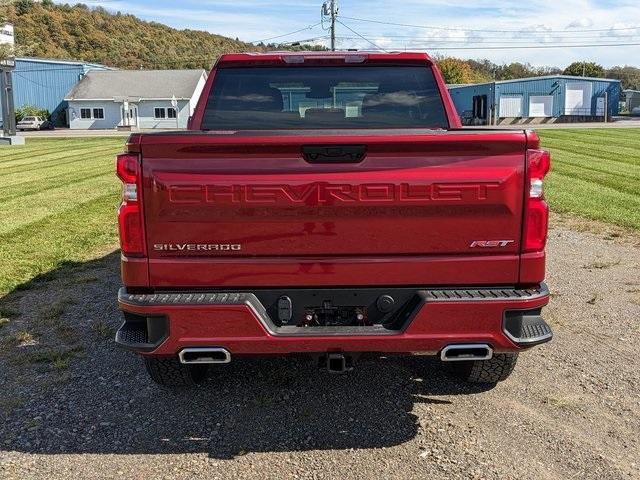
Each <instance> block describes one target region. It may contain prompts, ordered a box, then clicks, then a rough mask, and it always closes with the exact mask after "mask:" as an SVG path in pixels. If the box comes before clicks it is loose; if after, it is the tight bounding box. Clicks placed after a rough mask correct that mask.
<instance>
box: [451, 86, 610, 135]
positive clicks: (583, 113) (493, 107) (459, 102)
mask: <svg viewBox="0 0 640 480" xmlns="http://www.w3.org/2000/svg"><path fill="white" fill-rule="evenodd" d="M449 93H450V94H451V98H452V99H453V103H454V104H455V106H456V109H457V111H458V114H459V115H460V118H461V119H462V123H463V124H464V125H492V124H495V125H499V124H505V123H508V124H517V123H524V124H529V123H552V122H588V121H603V120H604V119H605V117H606V118H611V116H613V115H617V114H618V109H619V102H620V93H621V87H620V81H619V80H612V79H606V78H590V77H572V76H568V75H550V76H544V77H532V78H519V79H515V80H502V81H496V82H490V83H482V84H473V85H451V86H449ZM605 113H606V115H605Z"/></svg>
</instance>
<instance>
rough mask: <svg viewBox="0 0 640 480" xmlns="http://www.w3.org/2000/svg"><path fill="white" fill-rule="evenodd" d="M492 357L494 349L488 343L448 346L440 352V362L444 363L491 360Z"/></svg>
mask: <svg viewBox="0 0 640 480" xmlns="http://www.w3.org/2000/svg"><path fill="white" fill-rule="evenodd" d="M491 357H493V349H492V348H491V347H490V346H489V345H487V344H486V343H464V344H458V345H447V346H446V347H444V348H443V349H442V352H440V360H442V361H443V362H464V361H469V360H489V359H490V358H491Z"/></svg>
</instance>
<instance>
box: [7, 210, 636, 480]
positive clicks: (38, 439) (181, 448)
mask: <svg viewBox="0 0 640 480" xmlns="http://www.w3.org/2000/svg"><path fill="white" fill-rule="evenodd" d="M548 259H549V272H548V283H549V285H550V287H551V290H552V291H553V299H552V303H551V305H550V306H549V307H548V308H547V310H546V318H547V320H548V321H549V322H550V323H551V324H552V326H553V327H554V330H555V333H556V337H555V339H554V341H553V342H552V343H550V344H547V345H545V346H542V347H539V348H536V349H535V350H534V351H532V352H530V353H528V354H524V355H522V356H521V357H520V362H519V364H518V366H517V367H516V371H515V373H514V375H513V376H512V377H511V378H510V379H509V380H508V381H506V382H504V383H502V384H499V385H498V386H496V387H495V388H492V389H490V388H489V389H487V388H469V387H461V386H459V385H457V384H456V383H455V382H454V381H453V380H451V379H450V378H449V377H448V376H447V375H446V374H444V373H442V372H441V371H440V369H439V368H438V363H437V362H436V361H434V360H432V359H429V358H426V357H419V356H414V357H407V358H402V357H399V358H385V359H381V360H379V361H372V360H371V361H368V360H365V361H362V362H361V363H360V364H359V365H358V367H357V368H356V370H354V371H353V372H352V373H350V374H348V375H344V376H333V375H329V374H326V373H324V372H321V371H318V370H317V369H316V368H315V366H314V365H312V364H311V363H310V362H309V361H306V360H304V359H273V360H260V361H257V360H256V361H237V362H234V363H232V364H231V365H230V366H227V367H225V368H220V369H219V370H217V371H216V373H215V375H214V377H213V378H212V379H211V380H209V381H208V383H206V384H205V385H204V386H203V387H202V388H198V389H195V390H190V391H170V390H165V389H163V388H160V387H158V386H156V385H154V384H152V383H151V382H150V380H149V379H148V378H147V376H146V374H145V373H144V371H143V368H142V364H141V361H140V360H139V359H138V358H137V357H136V356H134V355H133V354H130V353H128V352H126V351H123V350H120V349H118V348H116V347H115V346H114V345H113V343H112V342H111V337H112V335H113V331H114V329H116V328H117V327H118V325H119V322H120V317H119V314H118V311H117V308H116V305H115V298H116V291H117V288H118V286H119V284H120V280H119V273H118V267H119V266H118V255H117V254H116V253H109V254H107V255H106V256H105V257H103V258H101V259H98V260H96V261H94V262H90V263H87V264H84V265H75V266H74V265H71V266H68V267H65V268H63V269H61V271H59V272H57V273H58V274H57V275H55V276H47V277H44V278H41V279H38V280H37V281H34V282H32V283H31V284H29V285H27V286H25V288H24V289H22V290H20V291H16V292H13V293H11V294H10V295H9V296H7V297H5V298H4V299H3V300H2V311H1V312H0V313H2V315H0V316H2V317H5V318H8V319H9V321H8V322H6V321H5V322H3V323H4V325H3V326H1V327H0V342H1V345H0V347H1V350H0V422H1V423H0V478H3V479H14V478H15V479H25V478H42V479H50V478H74V479H83V478H112V477H118V478H189V479H196V478H256V479H257V478H362V479H368V478H381V477H382V478H402V479H406V478H499V479H505V478H514V479H541V478H562V479H564V478H580V479H588V478H593V479H598V480H604V479H614V478H626V479H631V478H634V479H637V478H640V435H639V433H640V388H639V387H640V369H639V368H638V367H639V361H638V351H639V350H640V322H639V319H640V273H639V272H640V237H638V236H637V235H636V234H631V233H628V232H624V231H620V230H615V229H613V228H612V227H606V226H602V225H597V224H587V225H586V226H585V224H584V223H579V222H577V221H575V220H570V219H556V221H555V222H554V227H553V229H552V231H551V233H550V245H549V256H548Z"/></svg>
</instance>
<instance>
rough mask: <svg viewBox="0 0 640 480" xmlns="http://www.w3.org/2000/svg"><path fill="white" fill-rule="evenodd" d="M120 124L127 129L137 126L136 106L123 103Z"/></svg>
mask: <svg viewBox="0 0 640 480" xmlns="http://www.w3.org/2000/svg"><path fill="white" fill-rule="evenodd" d="M122 124H123V125H124V126H127V127H137V126H138V106H137V105H134V104H132V103H128V102H125V103H124V104H123V105H122Z"/></svg>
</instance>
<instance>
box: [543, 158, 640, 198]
mask: <svg viewBox="0 0 640 480" xmlns="http://www.w3.org/2000/svg"><path fill="white" fill-rule="evenodd" d="M553 171H554V172H555V173H559V174H562V175H564V176H566V177H570V178H573V179H577V180H582V181H586V182H591V183H595V184H597V185H603V186H606V187H609V188H611V189H612V190H617V191H618V192H624V193H628V194H631V195H639V194H640V179H638V177H635V178H634V177H625V176H622V175H617V174H614V173H608V172H604V171H602V170H598V169H595V168H589V167H582V166H576V165H574V164H570V163H564V162H556V164H555V165H554V167H553Z"/></svg>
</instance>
